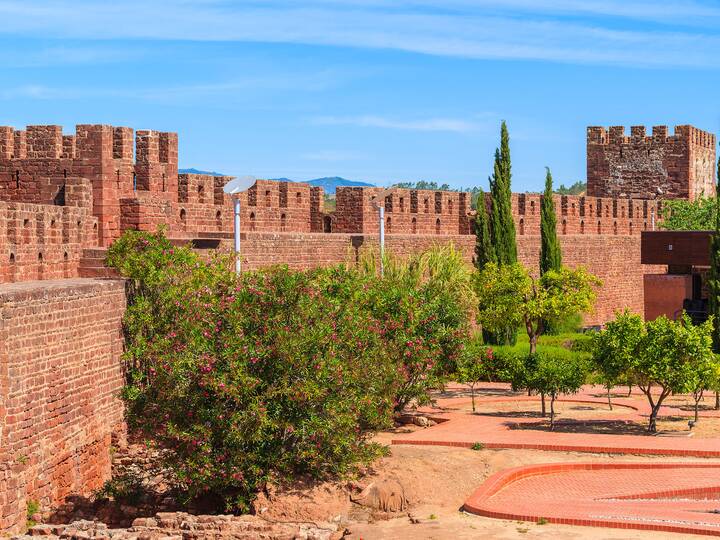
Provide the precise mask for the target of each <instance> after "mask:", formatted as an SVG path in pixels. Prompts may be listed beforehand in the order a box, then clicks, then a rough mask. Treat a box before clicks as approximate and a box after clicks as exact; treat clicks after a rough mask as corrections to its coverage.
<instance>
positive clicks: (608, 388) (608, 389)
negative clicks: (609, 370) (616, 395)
mask: <svg viewBox="0 0 720 540" xmlns="http://www.w3.org/2000/svg"><path fill="white" fill-rule="evenodd" d="M607 398H608V407H610V410H611V411H612V401H611V400H610V386H608V387H607Z"/></svg>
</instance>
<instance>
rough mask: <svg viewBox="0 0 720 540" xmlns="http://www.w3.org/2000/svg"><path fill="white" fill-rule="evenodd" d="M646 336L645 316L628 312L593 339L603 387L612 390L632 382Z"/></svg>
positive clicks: (596, 362)
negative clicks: (621, 384) (636, 362)
mask: <svg viewBox="0 0 720 540" xmlns="http://www.w3.org/2000/svg"><path fill="white" fill-rule="evenodd" d="M643 333H644V322H643V319H642V317H640V316H639V315H635V314H632V313H630V312H629V311H627V310H626V311H624V312H622V313H616V314H615V320H613V321H610V322H608V323H607V324H606V325H605V330H604V331H602V332H598V333H596V334H595V335H594V336H593V338H592V359H593V363H594V365H595V366H596V369H597V371H598V375H599V377H600V380H601V381H602V384H603V385H604V386H605V387H606V388H607V390H608V403H609V404H610V407H612V404H611V402H610V389H611V388H612V387H613V386H616V385H617V384H620V383H628V384H631V383H632V368H633V363H634V362H635V361H636V360H637V357H636V355H637V351H638V347H639V345H640V340H641V339H642V336H643Z"/></svg>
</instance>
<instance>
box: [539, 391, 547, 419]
mask: <svg viewBox="0 0 720 540" xmlns="http://www.w3.org/2000/svg"><path fill="white" fill-rule="evenodd" d="M540 401H541V403H542V417H543V418H545V417H546V416H547V413H546V412H545V394H543V393H540Z"/></svg>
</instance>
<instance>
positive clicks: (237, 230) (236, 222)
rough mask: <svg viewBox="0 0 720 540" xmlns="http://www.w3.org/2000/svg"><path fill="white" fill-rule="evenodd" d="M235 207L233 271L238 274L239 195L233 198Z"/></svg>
mask: <svg viewBox="0 0 720 540" xmlns="http://www.w3.org/2000/svg"><path fill="white" fill-rule="evenodd" d="M233 203H234V204H233V206H234V208H235V223H234V224H235V273H236V274H238V275H239V274H240V197H239V196H235V199H234V200H233Z"/></svg>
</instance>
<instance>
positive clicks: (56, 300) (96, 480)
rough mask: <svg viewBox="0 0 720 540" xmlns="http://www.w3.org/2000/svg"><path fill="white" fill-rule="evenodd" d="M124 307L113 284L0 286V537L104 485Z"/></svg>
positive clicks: (117, 412) (116, 407) (116, 421)
mask: <svg viewBox="0 0 720 540" xmlns="http://www.w3.org/2000/svg"><path fill="white" fill-rule="evenodd" d="M124 309H125V288H124V284H123V282H122V281H90V280H62V281H45V282H42V283H19V284H14V285H4V286H2V287H0V321H2V323H1V324H0V531H10V532H19V531H20V530H21V529H22V527H24V525H25V520H26V517H27V507H28V503H29V502H30V501H37V502H39V503H40V508H41V509H42V510H45V511H47V510H49V509H51V508H52V507H55V506H57V505H58V504H61V503H62V502H63V500H64V498H65V497H66V496H68V495H71V494H77V495H85V496H88V495H91V494H92V492H93V491H94V490H96V489H98V488H99V487H101V486H102V485H103V483H104V482H105V481H106V480H107V479H109V477H110V460H111V455H110V446H111V436H112V435H113V434H114V435H122V433H123V427H122V421H123V416H122V411H123V408H122V404H121V403H120V401H119V398H118V392H119V390H120V388H121V386H122V384H123V375H122V371H121V365H120V354H121V352H122V334H121V318H122V315H123V312H124Z"/></svg>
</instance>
